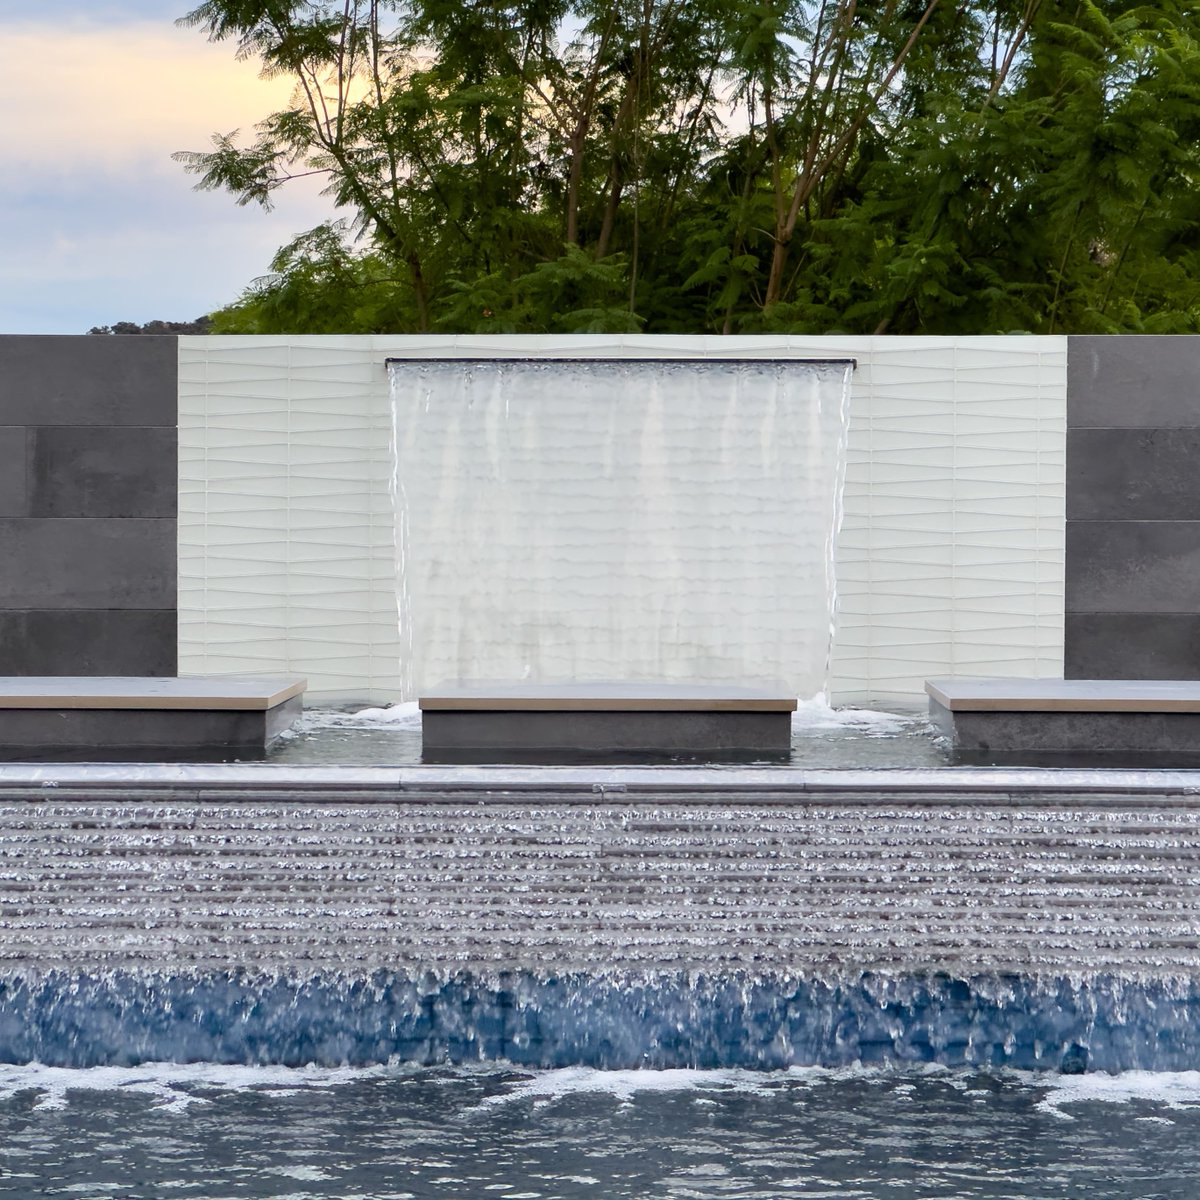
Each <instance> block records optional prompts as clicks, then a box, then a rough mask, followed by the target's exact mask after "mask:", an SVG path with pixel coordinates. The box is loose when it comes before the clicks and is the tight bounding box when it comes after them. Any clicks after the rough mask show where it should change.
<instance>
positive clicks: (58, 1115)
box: [0, 1066, 1200, 1200]
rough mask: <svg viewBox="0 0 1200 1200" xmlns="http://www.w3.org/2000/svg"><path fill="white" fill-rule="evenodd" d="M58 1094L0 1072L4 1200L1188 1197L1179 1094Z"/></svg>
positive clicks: (301, 1090) (1197, 1158) (543, 1079)
mask: <svg viewBox="0 0 1200 1200" xmlns="http://www.w3.org/2000/svg"><path fill="white" fill-rule="evenodd" d="M22 1072H24V1073H25V1074H24V1075H22V1074H21V1073H22ZM59 1082H60V1083H63V1084H64V1087H63V1088H62V1089H60V1095H59V1098H58V1099H57V1100H55V1101H54V1103H53V1104H50V1105H47V1104H46V1102H45V1101H46V1097H47V1094H48V1092H47V1089H50V1090H53V1085H51V1084H50V1082H49V1081H48V1080H47V1078H46V1077H45V1075H44V1074H43V1075H42V1077H40V1078H39V1077H38V1074H37V1068H4V1069H2V1070H0V1196H20V1197H27V1196H30V1197H31V1196H40V1195H54V1196H58V1195H71V1196H84V1197H112V1198H114V1200H116V1198H120V1200H159V1198H161V1197H166V1196H203V1197H206V1198H211V1200H219V1198H224V1197H279V1198H283V1197H289V1198H295V1200H300V1198H309V1197H313V1198H318V1197H338V1198H340V1200H354V1198H359V1200H368V1198H370V1200H399V1198H401V1197H405V1198H408V1200H425V1198H430V1200H432V1198H434V1197H439V1198H441V1197H444V1198H447V1200H449V1198H453V1200H473V1198H475V1197H480V1198H484V1197H490V1196H497V1197H507V1198H508V1200H541V1198H545V1200H571V1198H574V1197H590V1198H603V1200H620V1198H625V1197H628V1198H630V1200H650V1198H655V1200H658V1198H662V1200H675V1198H678V1200H685V1198H686V1200H708V1198H712V1200H718V1198H725V1197H739V1198H742V1200H756V1198H761V1200H774V1198H777V1197H787V1196H807V1197H818V1196H820V1197H839V1198H845V1200H855V1198H868V1197H869V1198H871V1200H876V1198H880V1200H882V1198H884V1197H887V1198H893V1200H895V1198H899V1200H918V1198H919V1200H932V1198H934V1197H938V1198H940V1197H947V1198H949V1197H955V1198H967V1197H971V1198H974V1197H979V1198H982V1200H1002V1198H1004V1200H1008V1198H1011V1200H1030V1198H1031V1197H1037V1198H1039V1200H1059V1198H1061V1200H1077V1198H1079V1197H1083V1196H1088V1197H1089V1198H1095V1200H1117V1198H1121V1200H1134V1198H1137V1200H1142V1198H1144V1197H1151V1196H1153V1197H1164V1198H1165V1197H1179V1198H1181V1200H1182V1198H1185V1197H1186V1198H1187V1200H1191V1198H1192V1197H1194V1196H1195V1195H1196V1193H1197V1185H1198V1182H1200V1137H1198V1136H1197V1135H1198V1134H1200V1108H1198V1103H1200V1076H1195V1075H1191V1076H1169V1075H1164V1076H1154V1075H1139V1076H1123V1077H1117V1078H1115V1079H1113V1078H1111V1077H1101V1078H1097V1077H1093V1076H1087V1077H1084V1080H1083V1081H1077V1080H1070V1079H1066V1080H1064V1079H1062V1078H1060V1077H1054V1076H1031V1075H1019V1074H1017V1073H1011V1072H1009V1073H970V1074H968V1073H959V1072H950V1071H865V1070H862V1069H857V1070H845V1071H815V1070H806V1071H793V1072H787V1073H776V1074H757V1075H756V1074H754V1073H752V1072H709V1073H695V1072H662V1073H656V1072H616V1073H605V1072H585V1071H580V1070H569V1071H560V1072H549V1073H546V1074H542V1075H532V1074H528V1073H524V1072H519V1071H516V1070H513V1069H494V1068H493V1069H487V1070H475V1071H468V1070H463V1069H453V1070H452V1069H449V1068H431V1069H423V1070H414V1069H402V1068H375V1069H371V1070H367V1071H363V1072H357V1073H345V1072H343V1073H342V1074H341V1076H339V1077H338V1078H336V1079H331V1078H329V1077H328V1073H326V1075H325V1076H320V1075H319V1073H318V1074H317V1075H313V1074H312V1073H306V1072H303V1071H296V1072H292V1073H290V1075H288V1074H287V1073H284V1072H280V1071H279V1070H278V1069H276V1070H275V1071H274V1073H273V1074H267V1075H263V1076H260V1077H255V1076H253V1074H250V1073H247V1072H245V1071H241V1072H240V1073H236V1074H231V1075H229V1076H228V1077H227V1078H226V1079H224V1080H222V1078H221V1077H220V1074H219V1071H218V1069H216V1068H211V1067H191V1068H186V1067H185V1068H170V1067H163V1066H159V1067H151V1068H143V1069H141V1070H140V1071H128V1072H125V1073H124V1077H122V1075H121V1073H113V1072H111V1071H110V1072H108V1073H107V1074H106V1075H104V1076H103V1077H92V1078H89V1075H88V1073H87V1072H77V1073H74V1076H73V1079H72V1080H69V1081H68V1080H60V1081H59ZM77 1087H85V1088H93V1087H95V1088H99V1089H101V1090H76V1088H77Z"/></svg>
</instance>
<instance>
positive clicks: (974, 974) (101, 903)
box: [0, 763, 1200, 1200]
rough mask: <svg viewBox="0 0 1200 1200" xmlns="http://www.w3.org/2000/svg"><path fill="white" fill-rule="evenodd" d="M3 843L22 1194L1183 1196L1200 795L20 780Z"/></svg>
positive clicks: (844, 774) (89, 771) (0, 1091)
mask: <svg viewBox="0 0 1200 1200" xmlns="http://www.w3.org/2000/svg"><path fill="white" fill-rule="evenodd" d="M0 844H2V846H3V858H2V861H0V911H2V913H3V923H2V926H0V955H2V956H3V959H4V966H3V968H2V969H0V1060H3V1061H7V1063H8V1064H9V1065H8V1066H6V1067H3V1068H0V1146H2V1147H3V1149H2V1150H0V1167H2V1168H3V1171H4V1172H6V1174H0V1194H5V1193H4V1192H3V1190H2V1189H5V1188H7V1189H8V1192H7V1194H12V1195H36V1194H60V1193H61V1194H64V1195H66V1194H71V1195H94V1196H114V1197H124V1198H126V1200H130V1198H132V1197H139V1198H141V1197H145V1198H149V1197H156V1198H157V1197H160V1196H163V1195H186V1194H189V1193H190V1194H200V1195H205V1196H279V1197H284V1196H289V1197H296V1196H303V1197H307V1196H344V1197H350V1196H371V1197H382V1196H389V1195H393V1196H413V1197H434V1196H475V1195H480V1196H483V1195H491V1194H496V1195H510V1196H522V1195H525V1196H527V1197H528V1196H542V1195H545V1196H552V1197H559V1196H573V1195H581V1196H582V1195H595V1196H604V1197H610V1196H649V1195H656V1196H657V1195H664V1196H680V1197H682V1196H692V1197H718V1196H728V1195H741V1196H777V1195H789V1194H796V1195H821V1194H824V1195H827V1196H828V1195H838V1196H841V1195H848V1196H854V1195H862V1196H894V1195H900V1196H903V1195H911V1196H913V1197H917V1196H920V1197H926V1196H983V1197H991V1196H996V1197H999V1196H1007V1195H1012V1196H1018V1195H1019V1196H1028V1195H1039V1196H1064V1197H1066V1196H1072V1195H1079V1194H1082V1193H1083V1192H1087V1194H1089V1195H1091V1194H1097V1195H1101V1196H1114V1197H1116V1196H1122V1197H1124V1196H1129V1197H1133V1196H1143V1195H1147V1194H1158V1195H1191V1194H1194V1189H1193V1190H1192V1191H1187V1190H1186V1184H1187V1180H1188V1179H1189V1178H1192V1179H1194V1177H1195V1169H1194V1166H1195V1162H1196V1158H1197V1157H1200V1156H1198V1155H1196V1153H1195V1152H1194V1151H1193V1150H1192V1148H1191V1147H1192V1146H1193V1145H1194V1144H1195V1140H1196V1139H1195V1132H1196V1130H1195V1129H1194V1127H1193V1126H1194V1122H1193V1113H1194V1111H1195V1109H1194V1108H1193V1107H1190V1105H1192V1104H1193V1100H1192V1099H1191V1097H1192V1095H1193V1092H1196V1093H1198V1095H1197V1099H1200V1087H1197V1086H1196V1084H1195V1079H1196V1077H1195V1076H1194V1075H1193V1074H1191V1073H1192V1072H1194V1071H1196V1069H1197V1068H1198V1067H1200V1020H1198V1019H1197V1015H1198V1010H1197V1005H1198V1004H1200V984H1198V981H1200V970H1198V969H1197V968H1198V966H1200V963H1198V958H1200V935H1198V930H1200V899H1198V897H1200V891H1198V889H1197V884H1198V883H1200V880H1198V879H1197V873H1198V871H1200V774H1197V773H1194V772H1187V771H1128V772H1122V771H1105V772H1095V771H1046V770H1027V771H1025V770H990V769H971V770H967V769H955V768H937V769H932V770H930V769H925V768H922V767H903V768H887V769H880V768H866V769H862V768H860V769H847V768H843V769H836V770H823V769H809V768H807V767H804V766H800V765H784V766H774V767H745V766H726V767H708V768H706V767H699V766H636V767H635V766H621V767H614V766H609V767H599V766H586V765H579V766H574V767H558V768H555V767H542V768H522V767H515V766H510V767H479V768H450V767H444V768H438V767H429V766H423V765H420V764H413V765H407V766H395V765H393V766H386V767H383V766H374V767H372V766H358V767H353V766H320V765H310V766H302V765H289V764H287V763H274V764H271V763H268V764H257V765H251V764H246V765H229V766H174V767H168V766H147V767H138V766H131V765H123V766H103V765H77V766H71V765H41V766H38V765H34V764H22V765H15V764H14V765H9V766H4V767H0ZM160 1060H173V1061H174V1064H175V1065H168V1066H162V1065H156V1064H158V1063H159V1062H160ZM178 1064H183V1065H178ZM1110 1072H1113V1073H1115V1072H1120V1074H1115V1075H1110V1074H1109V1073H1110ZM1130 1072H1133V1073H1134V1074H1130ZM1137 1072H1150V1073H1151V1074H1150V1075H1149V1076H1143V1075H1139V1074H1137ZM1145 1079H1148V1080H1149V1081H1148V1082H1140V1083H1139V1082H1138V1081H1139V1080H1145ZM1077 1080H1084V1081H1086V1082H1085V1083H1083V1084H1080V1083H1077V1082H1072V1081H1077ZM1189 1088H1190V1089H1192V1090H1191V1091H1189ZM1071 1089H1075V1090H1071ZM1088 1089H1091V1090H1088ZM1106 1089H1107V1090H1106ZM1139 1089H1140V1090H1139ZM1098 1092H1104V1094H1103V1095H1102V1096H1101V1095H1098ZM1064 1097H1066V1098H1065V1099H1064ZM200 1101H205V1103H200ZM1060 1101H1061V1102H1060ZM62 1104H65V1105H66V1107H61V1105H62ZM1067 1118H1071V1119H1070V1120H1068V1119H1067ZM1160 1155H1161V1156H1163V1161H1166V1162H1168V1163H1169V1170H1168V1171H1167V1173H1166V1174H1165V1175H1163V1174H1162V1173H1161V1172H1159V1169H1158V1167H1157V1165H1156V1163H1157V1159H1158V1156H1160ZM1154 1172H1158V1173H1157V1174H1154V1178H1155V1179H1156V1180H1157V1182H1156V1185H1155V1186H1156V1188H1157V1191H1156V1192H1153V1193H1150V1192H1147V1183H1146V1181H1147V1177H1148V1176H1149V1175H1150V1174H1152V1173H1154ZM1172 1188H1175V1189H1176V1190H1174V1191H1172V1190H1171V1189H1172ZM855 1189H857V1190H855ZM1106 1189H1107V1190H1106Z"/></svg>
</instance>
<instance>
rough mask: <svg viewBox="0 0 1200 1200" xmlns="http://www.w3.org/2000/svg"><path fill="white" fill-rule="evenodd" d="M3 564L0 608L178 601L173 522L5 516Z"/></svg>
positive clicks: (159, 605) (1, 522)
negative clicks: (4, 568)
mask: <svg viewBox="0 0 1200 1200" xmlns="http://www.w3.org/2000/svg"><path fill="white" fill-rule="evenodd" d="M0 563H5V564H7V565H8V569H6V570H5V571H3V572H0V609H6V608H7V609H12V608H20V609H62V608H68V609H78V608H134V609H137V608H150V609H164V608H174V607H175V602H176V578H177V574H176V572H177V567H176V532H175V522H174V521H170V520H133V519H128V518H119V517H113V518H104V519H94V520H60V519H56V518H46V519H37V518H10V519H0ZM34 673H35V674H36V673H40V672H34Z"/></svg>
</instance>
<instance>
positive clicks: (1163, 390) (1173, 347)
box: [1067, 335, 1200, 428]
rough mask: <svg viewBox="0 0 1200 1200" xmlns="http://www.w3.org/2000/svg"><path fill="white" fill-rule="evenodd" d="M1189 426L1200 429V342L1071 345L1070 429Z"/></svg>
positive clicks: (1115, 340) (1100, 339)
mask: <svg viewBox="0 0 1200 1200" xmlns="http://www.w3.org/2000/svg"><path fill="white" fill-rule="evenodd" d="M1188 425H1200V337H1178V336H1155V335H1151V336H1136V337H1130V336H1125V337H1113V336H1105V335H1097V336H1078V335H1077V336H1074V337H1071V338H1070V339H1068V342H1067V426H1068V428H1079V427H1082V426H1118V427H1121V428H1155V427H1158V426H1188Z"/></svg>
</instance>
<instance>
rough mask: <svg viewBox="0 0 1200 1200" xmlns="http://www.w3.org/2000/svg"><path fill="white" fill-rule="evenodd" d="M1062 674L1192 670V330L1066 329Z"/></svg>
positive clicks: (1198, 484) (1198, 450)
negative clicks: (1091, 332)
mask: <svg viewBox="0 0 1200 1200" xmlns="http://www.w3.org/2000/svg"><path fill="white" fill-rule="evenodd" d="M1067 354H1068V357H1067V539H1066V595H1065V618H1066V620H1065V646H1064V674H1065V675H1066V677H1067V678H1068V679H1087V678H1094V679H1101V678H1107V679H1200V337H1132V336H1125V337H1072V338H1070V339H1069V341H1068V352H1067Z"/></svg>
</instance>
